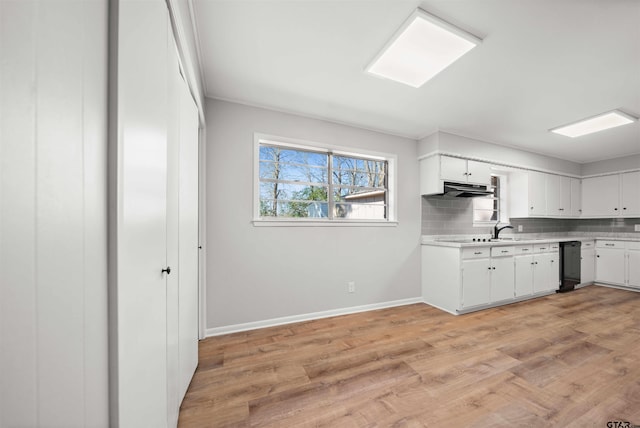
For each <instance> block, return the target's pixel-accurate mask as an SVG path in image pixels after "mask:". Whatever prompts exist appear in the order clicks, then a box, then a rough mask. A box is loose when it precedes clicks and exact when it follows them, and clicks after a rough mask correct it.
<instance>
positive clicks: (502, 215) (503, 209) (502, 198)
mask: <svg viewBox="0 0 640 428" xmlns="http://www.w3.org/2000/svg"><path fill="white" fill-rule="evenodd" d="M491 176H492V177H493V176H495V177H498V180H500V195H499V200H498V204H499V205H498V207H499V208H498V216H499V217H498V221H497V222H499V223H509V213H508V208H507V207H508V203H507V202H508V201H507V193H508V192H507V185H508V184H507V175H506V174H500V173H496V172H492V173H491ZM474 200H475V198H474ZM472 210H473V211H475V204H474V203H473V201H472ZM473 218H475V216H474V215H473V214H472V217H471V219H472V221H473ZM497 222H496V221H494V220H491V221H473V227H488V226H491V227H493V226H495V225H496V223H497Z"/></svg>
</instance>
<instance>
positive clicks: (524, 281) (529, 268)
mask: <svg viewBox="0 0 640 428" xmlns="http://www.w3.org/2000/svg"><path fill="white" fill-rule="evenodd" d="M514 260H515V263H514V265H515V294H516V297H522V296H529V295H531V294H533V266H534V264H533V246H532V245H519V246H517V247H516V249H515V257H514Z"/></svg>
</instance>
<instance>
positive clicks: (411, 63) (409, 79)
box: [366, 9, 481, 88]
mask: <svg viewBox="0 0 640 428" xmlns="http://www.w3.org/2000/svg"><path fill="white" fill-rule="evenodd" d="M480 42H481V40H480V39H479V38H477V37H475V36H474V35H472V34H469V33H467V32H466V31H464V30H461V29H460V28H458V27H455V26H453V25H451V24H449V23H447V22H445V21H443V20H441V19H439V18H437V17H435V16H433V15H430V14H428V13H426V12H425V11H423V10H421V9H417V10H416V11H415V12H414V13H413V14H412V15H411V16H410V17H409V19H407V20H406V21H405V23H404V24H403V25H402V27H401V28H400V29H399V30H398V31H397V32H396V34H395V35H394V36H393V38H392V39H391V40H390V41H389V42H388V43H387V45H386V46H385V47H384V48H383V49H382V51H381V52H380V53H379V54H378V55H377V56H376V57H375V58H374V60H373V61H372V62H371V64H370V65H369V66H368V67H367V68H366V71H367V72H369V73H371V74H375V75H377V76H380V77H384V78H387V79H391V80H395V81H397V82H400V83H404V84H406V85H409V86H413V87H414V88H419V87H420V86H422V85H423V84H424V83H425V82H426V81H428V80H429V79H431V78H432V77H433V76H435V75H436V74H438V73H440V72H441V71H442V70H444V69H445V68H447V67H448V66H449V65H451V64H452V63H453V62H455V61H456V60H457V59H458V58H460V57H461V56H462V55H464V54H465V53H467V52H469V51H470V50H471V49H473V48H474V47H475V46H477V45H478V44H480Z"/></svg>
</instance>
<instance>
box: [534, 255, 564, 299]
mask: <svg viewBox="0 0 640 428" xmlns="http://www.w3.org/2000/svg"><path fill="white" fill-rule="evenodd" d="M533 260H534V271H533V292H534V293H540V292H543V291H552V290H556V289H558V280H559V278H560V267H559V264H558V254H557V253H545V254H536V255H535V256H533Z"/></svg>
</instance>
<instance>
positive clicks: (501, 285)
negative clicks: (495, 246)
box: [491, 257, 515, 302]
mask: <svg viewBox="0 0 640 428" xmlns="http://www.w3.org/2000/svg"><path fill="white" fill-rule="evenodd" d="M514 281H515V268H514V264H513V257H498V258H492V259H491V301H492V302H498V301H501V300H507V299H513V297H514V296H515V286H514Z"/></svg>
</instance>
